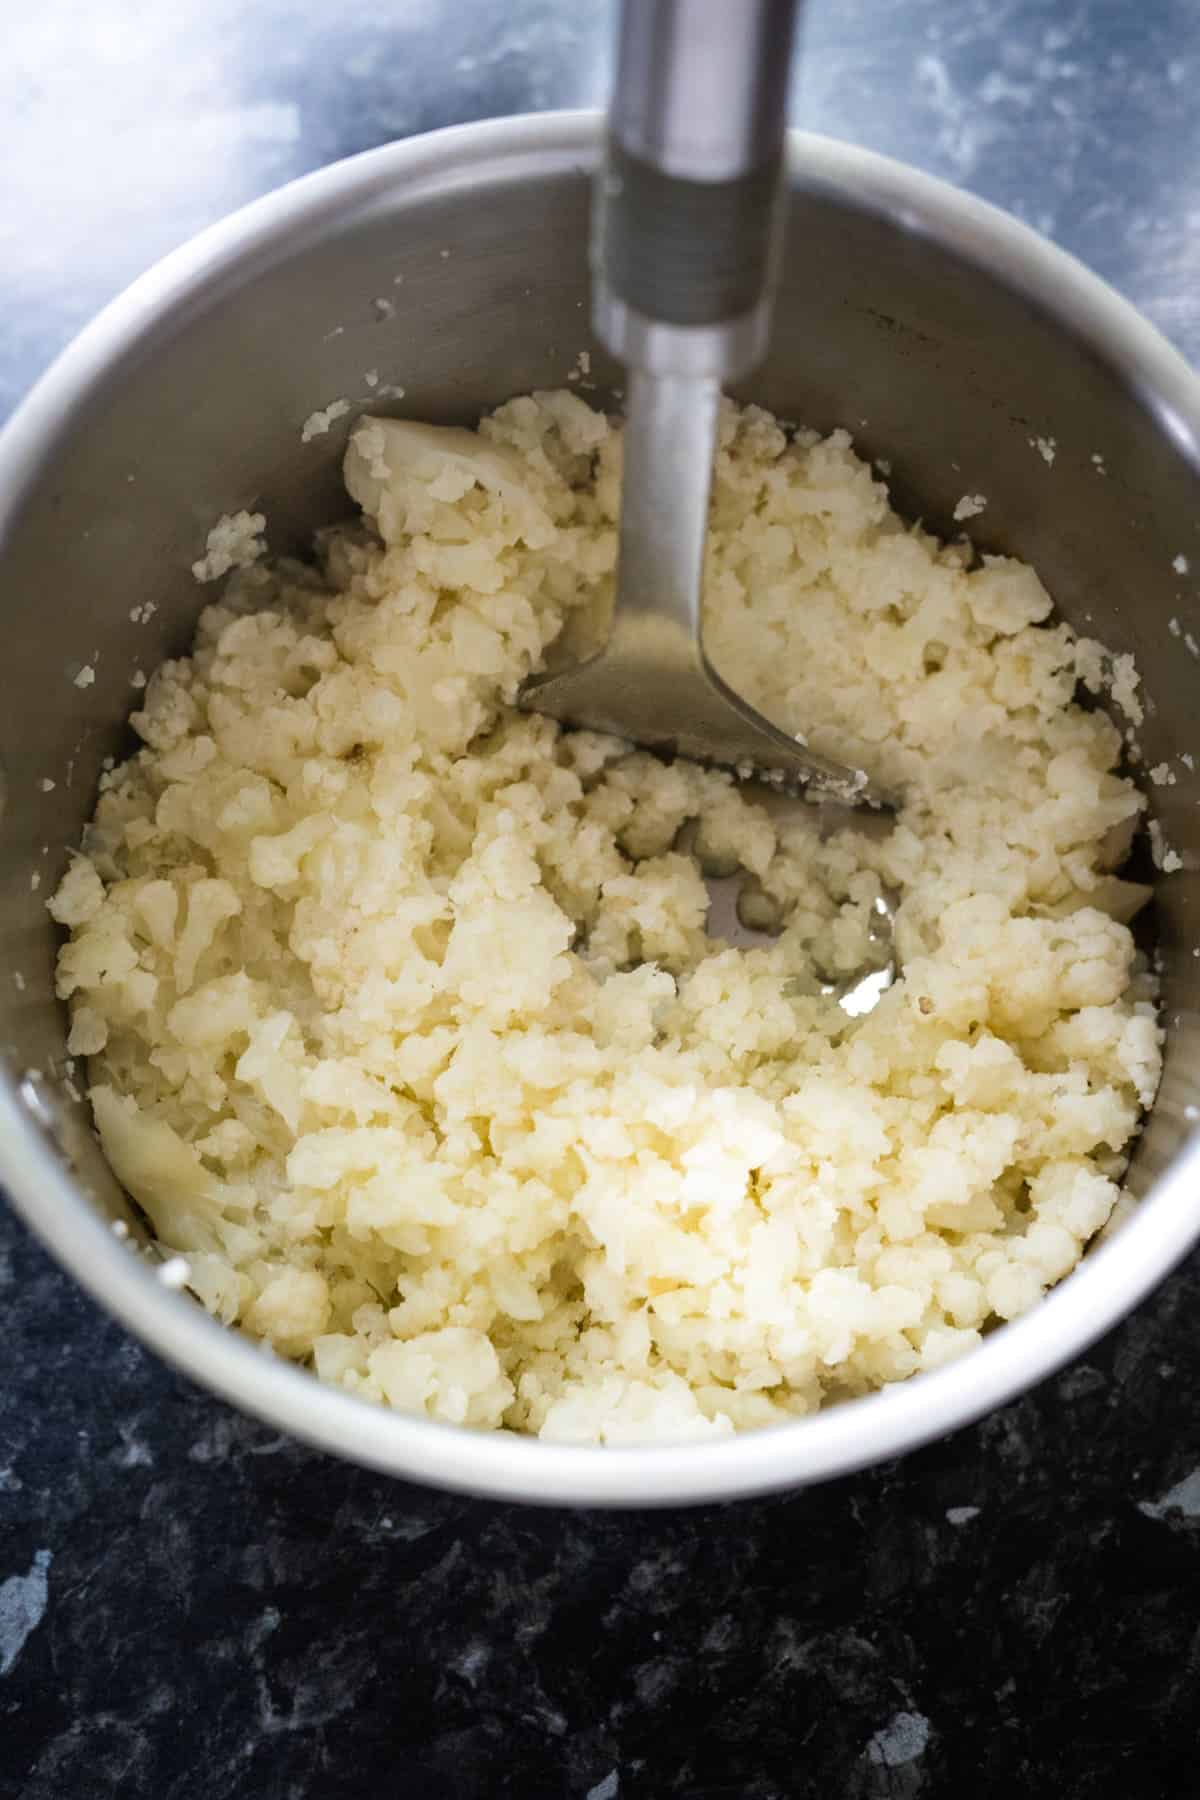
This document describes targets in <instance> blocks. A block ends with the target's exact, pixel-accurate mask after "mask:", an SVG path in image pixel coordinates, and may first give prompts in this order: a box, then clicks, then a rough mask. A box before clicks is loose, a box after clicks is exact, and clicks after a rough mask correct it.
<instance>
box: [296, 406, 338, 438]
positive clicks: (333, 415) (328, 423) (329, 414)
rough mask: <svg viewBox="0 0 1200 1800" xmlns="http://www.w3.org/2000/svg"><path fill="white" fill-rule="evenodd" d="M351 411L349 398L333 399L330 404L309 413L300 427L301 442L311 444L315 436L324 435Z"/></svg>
mask: <svg viewBox="0 0 1200 1800" xmlns="http://www.w3.org/2000/svg"><path fill="white" fill-rule="evenodd" d="M349 411H350V402H349V401H348V400H331V401H330V402H329V405H328V406H323V407H321V408H319V410H318V411H317V412H311V413H309V415H308V417H307V419H305V421H304V423H303V425H302V426H301V427H300V442H301V443H302V444H310V443H311V442H312V440H313V439H314V438H318V437H324V436H325V433H326V432H327V431H329V430H330V429H331V428H332V427H333V426H334V425H335V424H336V423H337V421H338V420H339V419H344V418H345V416H346V414H347V413H348V412H349Z"/></svg>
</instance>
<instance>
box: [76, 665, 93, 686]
mask: <svg viewBox="0 0 1200 1800" xmlns="http://www.w3.org/2000/svg"><path fill="white" fill-rule="evenodd" d="M95 679H96V671H95V669H93V667H92V665H91V663H84V665H83V667H82V669H80V671H79V673H78V675H76V676H75V686H76V687H77V688H89V687H91V685H92V683H93V682H94V681H95Z"/></svg>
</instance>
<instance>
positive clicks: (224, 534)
mask: <svg viewBox="0 0 1200 1800" xmlns="http://www.w3.org/2000/svg"><path fill="white" fill-rule="evenodd" d="M266 525H267V521H266V519H265V517H264V516H263V514H262V513H259V512H256V513H252V512H236V513H222V515H221V517H220V518H219V519H218V520H217V522H216V524H215V525H214V526H213V528H212V530H211V531H210V532H209V534H208V536H207V538H206V539H205V541H204V555H203V556H202V557H201V558H200V559H199V561H198V562H194V563H193V564H192V574H193V575H194V576H195V578H196V580H197V581H201V582H204V581H219V580H220V578H221V576H222V575H228V573H229V571H230V569H246V568H249V566H250V564H251V563H252V562H257V560H258V558H259V557H260V556H262V555H264V553H265V552H266V548H267V540H266V538H265V537H264V536H263V532H264V531H265V530H266ZM146 604H147V605H150V604H151V603H150V602H147V603H146ZM141 614H142V619H143V622H144V621H145V619H147V618H148V617H149V616H150V615H149V614H148V613H147V611H146V606H143V607H142V608H141ZM130 616H131V617H132V614H131V615H130Z"/></svg>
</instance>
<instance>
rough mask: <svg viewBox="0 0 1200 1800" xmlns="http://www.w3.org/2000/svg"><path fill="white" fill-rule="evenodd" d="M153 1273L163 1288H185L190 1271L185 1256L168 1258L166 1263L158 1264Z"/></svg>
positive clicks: (189, 1265)
mask: <svg viewBox="0 0 1200 1800" xmlns="http://www.w3.org/2000/svg"><path fill="white" fill-rule="evenodd" d="M155 1273H156V1274H157V1276H158V1279H159V1280H160V1281H161V1282H162V1284H163V1286H164V1287H168V1288H182V1287H186V1286H187V1284H188V1282H189V1280H190V1279H191V1274H192V1269H191V1264H190V1263H189V1262H188V1259H187V1257H186V1256H169V1257H168V1258H167V1260H166V1262H163V1263H159V1265H158V1268H157V1269H156V1271H155Z"/></svg>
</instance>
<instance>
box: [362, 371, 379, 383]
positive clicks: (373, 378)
mask: <svg viewBox="0 0 1200 1800" xmlns="http://www.w3.org/2000/svg"><path fill="white" fill-rule="evenodd" d="M363 380H364V381H365V382H366V384H367V386H368V387H369V388H377V387H378V386H379V370H378V369H368V370H367V372H366V374H365V375H364V376H363Z"/></svg>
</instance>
